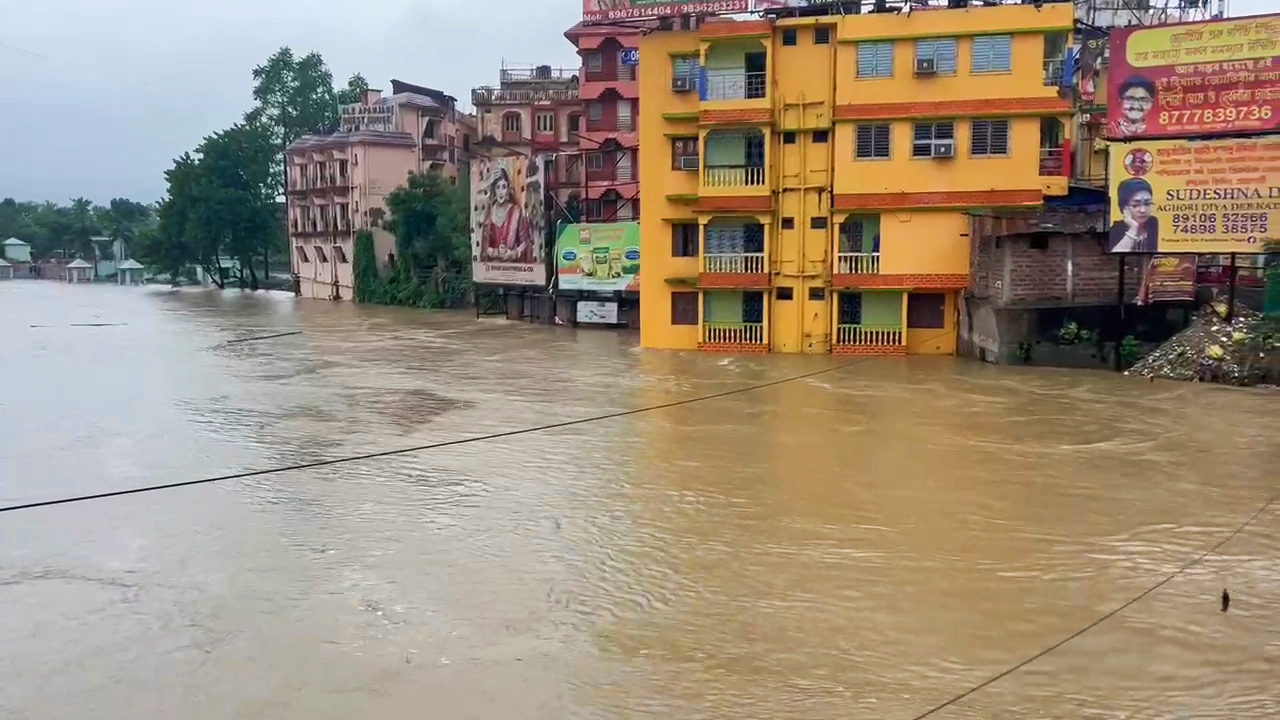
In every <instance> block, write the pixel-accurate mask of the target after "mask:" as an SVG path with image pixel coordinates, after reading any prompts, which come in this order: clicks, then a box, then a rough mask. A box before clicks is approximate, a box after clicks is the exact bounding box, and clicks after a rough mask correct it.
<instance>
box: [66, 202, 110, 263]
mask: <svg viewBox="0 0 1280 720" xmlns="http://www.w3.org/2000/svg"><path fill="white" fill-rule="evenodd" d="M68 223H69V224H68V228H67V235H66V237H65V240H64V245H63V249H64V250H67V251H68V252H69V253H74V254H76V255H79V256H80V257H93V258H95V259H96V257H97V255H96V250H95V249H94V247H93V237H94V236H95V235H98V234H99V233H101V232H102V228H101V227H99V225H98V219H97V218H96V217H94V214H93V203H91V202H89V201H88V200H86V199H84V198H82V197H81V198H75V199H73V200H72V201H71V207H70V208H69V211H68Z"/></svg>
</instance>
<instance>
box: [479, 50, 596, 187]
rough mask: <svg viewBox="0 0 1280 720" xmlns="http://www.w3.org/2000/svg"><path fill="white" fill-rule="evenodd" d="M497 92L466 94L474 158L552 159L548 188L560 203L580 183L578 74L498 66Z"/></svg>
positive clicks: (570, 70) (487, 89)
mask: <svg viewBox="0 0 1280 720" xmlns="http://www.w3.org/2000/svg"><path fill="white" fill-rule="evenodd" d="M498 79H499V83H498V85H497V86H487V87H478V88H475V89H473V90H472V91H471V104H472V105H474V106H475V109H476V126H477V137H478V138H479V143H480V147H479V148H478V149H477V153H478V154H483V155H489V156H503V155H523V156H529V155H535V154H538V153H549V154H556V155H557V158H556V160H555V162H554V168H553V175H552V177H553V178H554V182H553V183H551V184H550V188H549V189H550V190H551V191H553V192H554V193H555V195H556V197H557V198H559V199H560V201H561V202H569V201H570V199H571V198H570V194H571V193H572V192H574V191H576V190H577V189H578V187H579V186H580V185H581V183H582V177H583V173H582V159H581V157H580V156H579V155H578V135H579V133H580V132H581V131H582V104H581V103H580V102H579V101H578V69H577V68H553V67H551V66H549V65H538V66H536V67H516V66H511V65H507V64H505V63H504V64H503V66H502V70H501V73H500V74H499V77H498Z"/></svg>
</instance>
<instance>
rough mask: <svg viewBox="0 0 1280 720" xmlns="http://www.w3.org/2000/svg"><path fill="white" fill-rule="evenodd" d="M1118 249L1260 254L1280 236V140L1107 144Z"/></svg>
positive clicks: (1112, 235) (1112, 240)
mask: <svg viewBox="0 0 1280 720" xmlns="http://www.w3.org/2000/svg"><path fill="white" fill-rule="evenodd" d="M1108 165H1109V168H1108V170H1109V172H1108V178H1109V182H1110V185H1111V187H1110V191H1111V197H1112V198H1113V199H1114V200H1115V203H1116V204H1115V205H1114V206H1112V208H1111V219H1112V221H1113V222H1112V223H1111V229H1110V232H1109V233H1108V236H1107V251H1108V252H1115V253H1156V252H1159V253H1260V252H1264V251H1265V249H1264V245H1265V244H1267V243H1273V242H1277V241H1280V137H1275V136H1273V137H1268V138H1247V139H1246V138H1240V139H1235V140H1207V141H1204V142H1196V141H1188V140H1152V141H1149V142H1135V143H1111V144H1110V148H1109V155H1108Z"/></svg>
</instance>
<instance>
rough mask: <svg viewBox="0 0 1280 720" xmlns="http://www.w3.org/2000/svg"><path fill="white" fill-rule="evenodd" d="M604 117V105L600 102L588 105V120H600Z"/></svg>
mask: <svg viewBox="0 0 1280 720" xmlns="http://www.w3.org/2000/svg"><path fill="white" fill-rule="evenodd" d="M602 117H604V105H602V104H600V103H598V102H589V103H587V119H588V120H599V119H600V118H602Z"/></svg>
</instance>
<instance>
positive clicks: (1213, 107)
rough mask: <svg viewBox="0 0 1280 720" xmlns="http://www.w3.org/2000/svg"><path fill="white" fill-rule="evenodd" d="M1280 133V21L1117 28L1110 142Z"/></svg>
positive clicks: (1275, 18) (1109, 90)
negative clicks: (1279, 130) (1277, 131)
mask: <svg viewBox="0 0 1280 720" xmlns="http://www.w3.org/2000/svg"><path fill="white" fill-rule="evenodd" d="M1277 129H1280V15H1259V16H1255V17H1246V18H1235V19H1231V20H1214V21H1211V22H1203V23H1180V24H1175V25H1154V26H1148V27H1142V26H1135V27H1127V28H1115V29H1113V30H1112V31H1111V60H1110V65H1109V67H1108V69H1107V136H1108V137H1109V138H1110V139H1112V140H1129V139H1143V138H1169V137H1183V136H1189V135H1225V134H1233V133H1259V132H1271V131H1275V130H1277Z"/></svg>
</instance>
